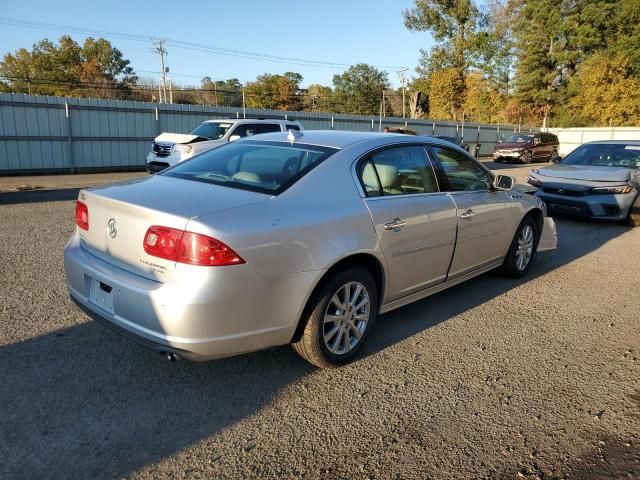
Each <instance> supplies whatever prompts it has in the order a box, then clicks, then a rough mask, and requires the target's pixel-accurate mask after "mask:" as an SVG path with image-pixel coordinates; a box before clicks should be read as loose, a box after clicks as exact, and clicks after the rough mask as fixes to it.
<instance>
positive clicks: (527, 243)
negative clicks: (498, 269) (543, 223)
mask: <svg viewBox="0 0 640 480" xmlns="http://www.w3.org/2000/svg"><path fill="white" fill-rule="evenodd" d="M538 235H539V234H538V227H537V226H536V222H534V221H533V218H531V217H525V218H524V220H522V222H521V223H520V226H519V227H518V230H517V231H516V235H515V237H514V238H513V241H512V242H511V246H510V247H509V251H508V252H507V256H506V258H505V259H504V263H503V264H502V271H503V273H505V274H507V275H509V276H510V277H514V278H519V277H522V276H524V275H525V274H526V273H527V272H528V271H529V269H530V268H531V265H533V262H534V261H535V259H536V255H537V248H538Z"/></svg>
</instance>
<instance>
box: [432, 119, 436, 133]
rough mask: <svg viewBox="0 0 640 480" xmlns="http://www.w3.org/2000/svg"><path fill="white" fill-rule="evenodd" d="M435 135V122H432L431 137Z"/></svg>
mask: <svg viewBox="0 0 640 480" xmlns="http://www.w3.org/2000/svg"><path fill="white" fill-rule="evenodd" d="M435 134H436V122H433V123H432V124H431V135H435Z"/></svg>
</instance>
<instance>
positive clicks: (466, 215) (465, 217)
mask: <svg viewBox="0 0 640 480" xmlns="http://www.w3.org/2000/svg"><path fill="white" fill-rule="evenodd" d="M475 216H476V214H475V213H473V210H471V209H469V210H467V211H466V212H464V213H463V214H462V215H460V218H462V219H463V220H471V219H472V218H473V217H475Z"/></svg>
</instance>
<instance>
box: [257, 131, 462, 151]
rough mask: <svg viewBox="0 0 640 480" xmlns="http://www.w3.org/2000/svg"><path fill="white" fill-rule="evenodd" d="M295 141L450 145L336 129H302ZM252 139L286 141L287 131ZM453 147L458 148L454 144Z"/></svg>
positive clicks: (343, 144)
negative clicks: (370, 141) (373, 141)
mask: <svg viewBox="0 0 640 480" xmlns="http://www.w3.org/2000/svg"><path fill="white" fill-rule="evenodd" d="M296 133H297V134H298V135H297V136H296V139H295V143H301V144H307V145H318V146H323V147H331V148H338V149H342V148H345V147H347V146H349V145H353V144H355V143H359V142H364V141H367V140H384V139H386V140H388V142H384V143H400V142H402V143H405V142H406V143H416V142H429V143H433V144H436V145H442V146H444V147H451V146H452V144H451V143H449V142H447V141H446V140H441V139H438V138H435V137H430V136H424V135H405V134H402V133H381V132H350V131H342V130H340V131H336V130H304V131H302V132H296ZM248 138H250V139H252V140H256V141H257V140H261V141H268V142H288V141H289V134H288V133H287V132H275V133H263V134H261V135H259V137H248ZM454 147H456V148H458V147H457V146H456V145H454Z"/></svg>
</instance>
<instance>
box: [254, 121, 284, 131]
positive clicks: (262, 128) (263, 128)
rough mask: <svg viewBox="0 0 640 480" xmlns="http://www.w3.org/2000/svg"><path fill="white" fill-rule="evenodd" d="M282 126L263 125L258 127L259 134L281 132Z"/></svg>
mask: <svg viewBox="0 0 640 480" xmlns="http://www.w3.org/2000/svg"><path fill="white" fill-rule="evenodd" d="M281 131H282V130H280V125H278V124H277V123H261V124H260V125H258V133H271V132H281Z"/></svg>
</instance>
